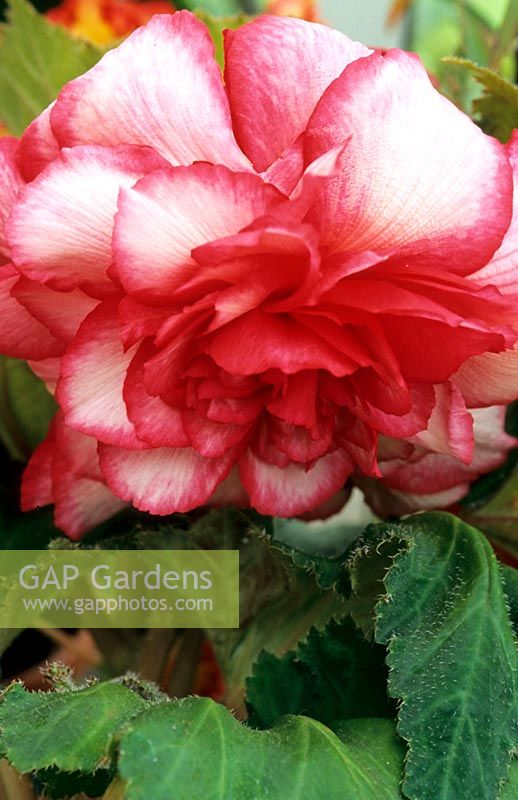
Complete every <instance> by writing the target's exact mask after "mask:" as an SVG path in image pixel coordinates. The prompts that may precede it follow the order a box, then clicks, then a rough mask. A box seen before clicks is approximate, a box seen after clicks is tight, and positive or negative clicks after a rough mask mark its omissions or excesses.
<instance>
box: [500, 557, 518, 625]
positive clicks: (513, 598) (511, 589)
mask: <svg viewBox="0 0 518 800" xmlns="http://www.w3.org/2000/svg"><path fill="white" fill-rule="evenodd" d="M500 572H501V575H502V583H503V586H504V592H505V596H506V598H507V603H508V606H509V616H510V617H511V622H512V625H513V628H514V632H515V634H516V635H517V636H518V569H515V568H514V567H509V566H508V565H507V564H501V565H500Z"/></svg>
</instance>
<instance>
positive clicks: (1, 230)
mask: <svg viewBox="0 0 518 800" xmlns="http://www.w3.org/2000/svg"><path fill="white" fill-rule="evenodd" d="M18 146H19V143H18V139H15V138H13V137H12V136H3V137H0V264H1V263H5V262H6V261H9V260H10V255H9V254H10V249H9V245H8V243H7V241H6V236H5V223H6V221H7V218H8V217H9V214H10V213H11V209H12V207H13V205H14V203H15V201H16V198H17V197H18V194H19V192H20V189H21V188H22V186H23V179H22V176H21V175H20V172H19V170H18V166H17V162H16V156H17V153H18Z"/></svg>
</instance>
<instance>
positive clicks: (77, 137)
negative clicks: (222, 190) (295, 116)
mask: <svg viewBox="0 0 518 800" xmlns="http://www.w3.org/2000/svg"><path fill="white" fill-rule="evenodd" d="M51 122H52V130H53V132H54V135H55V136H56V138H57V140H58V142H59V143H60V145H61V146H63V147H70V146H75V145H79V144H102V145H110V146H112V145H116V144H140V145H149V146H150V147H153V148H154V149H155V150H156V151H157V152H158V153H160V154H161V155H162V156H164V158H166V159H167V160H168V161H169V162H170V163H172V164H184V165H186V164H190V163H192V162H193V161H209V162H212V163H215V164H226V165H227V166H229V167H231V168H233V169H249V167H250V165H249V162H248V160H247V159H246V157H245V156H244V155H243V153H242V152H241V150H240V149H239V147H238V145H237V143H236V140H235V138H234V134H233V132H232V124H231V119H230V111H229V107H228V100H227V96H226V93H225V88H224V86H223V81H222V76H221V71H220V69H219V66H218V64H217V63H216V61H215V59H214V44H213V42H212V39H211V37H210V35H209V32H208V30H207V28H206V27H205V25H203V24H202V23H201V22H200V21H199V20H198V19H197V18H196V17H195V16H194V14H190V13H189V12H186V11H181V12H179V13H176V14H174V15H171V14H164V15H156V16H154V17H153V18H152V19H151V21H150V22H149V23H148V24H147V25H145V26H144V27H142V28H139V29H138V30H137V31H135V32H134V33H133V34H132V35H131V36H129V37H128V38H127V39H126V41H124V42H123V43H122V44H121V45H120V46H119V47H117V48H116V49H114V50H110V51H109V52H108V53H106V55H105V56H103V58H102V59H101V60H100V62H99V63H98V64H96V65H95V67H93V68H92V69H91V70H89V71H88V72H86V73H85V74H84V75H81V76H80V77H79V78H76V79H75V80H73V81H71V82H70V83H68V84H67V85H66V86H65V87H64V89H63V90H62V91H61V93H60V95H59V97H58V99H57V101H56V104H55V106H54V108H53V110H52V113H51Z"/></svg>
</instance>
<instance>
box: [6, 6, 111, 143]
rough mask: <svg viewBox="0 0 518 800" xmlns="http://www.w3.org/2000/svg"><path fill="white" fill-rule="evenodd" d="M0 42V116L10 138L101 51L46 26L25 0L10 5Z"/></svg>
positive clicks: (45, 21)
mask: <svg viewBox="0 0 518 800" xmlns="http://www.w3.org/2000/svg"><path fill="white" fill-rule="evenodd" d="M8 18H9V22H8V24H7V25H3V26H2V27H3V31H2V39H1V43H0V116H1V118H2V120H3V122H4V123H5V124H6V125H7V127H8V129H9V130H10V131H11V133H13V134H14V135H15V136H19V135H20V134H21V133H23V131H24V129H25V128H26V127H27V125H28V124H29V123H30V122H31V121H32V120H33V119H34V117H36V116H37V115H38V114H39V113H40V112H41V111H43V110H44V109H45V108H46V107H47V106H48V105H49V104H50V103H51V102H52V101H53V100H54V99H55V98H56V97H57V95H58V93H59V91H60V90H61V89H62V87H63V86H64V85H65V83H67V82H68V81H70V80H72V79H73V78H75V77H77V76H78V75H81V74H82V73H83V72H86V70H88V69H90V67H93V66H94V64H96V63H97V61H99V59H100V58H101V56H102V55H103V51H102V50H101V49H99V48H98V47H96V46H95V45H93V44H91V43H90V42H86V41H83V40H81V39H77V38H75V37H74V36H72V35H71V34H70V33H69V32H68V31H66V30H64V29H63V28H61V27H59V26H57V25H52V24H50V23H49V22H48V21H47V20H46V19H45V18H44V17H43V16H41V15H40V14H38V13H37V12H36V11H35V10H34V8H33V7H32V6H31V5H30V3H28V2H27V0H10V10H9V13H8Z"/></svg>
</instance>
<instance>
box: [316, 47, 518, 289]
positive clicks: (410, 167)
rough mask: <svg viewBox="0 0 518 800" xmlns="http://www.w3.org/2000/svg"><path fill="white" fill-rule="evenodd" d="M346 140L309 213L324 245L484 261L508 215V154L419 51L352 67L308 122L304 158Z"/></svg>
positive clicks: (460, 268) (469, 265) (450, 261)
mask: <svg viewBox="0 0 518 800" xmlns="http://www.w3.org/2000/svg"><path fill="white" fill-rule="evenodd" d="M349 138H350V141H349V144H348V146H347V148H346V150H345V152H344V154H343V156H342V159H341V163H342V174H341V176H340V177H339V178H335V179H332V180H330V181H329V182H328V184H327V186H326V188H325V189H323V190H322V193H321V196H320V199H319V202H318V204H317V207H316V209H315V211H314V214H313V216H314V217H315V218H316V220H317V221H318V223H319V224H320V228H321V230H322V234H323V240H324V242H325V243H327V244H328V245H329V246H330V247H331V248H333V249H334V250H355V251H358V250H365V249H370V250H375V249H378V250H380V249H392V250H393V249H395V248H397V250H398V251H399V256H400V257H401V259H404V260H405V261H406V262H408V258H409V257H411V258H412V263H413V264H417V263H419V264H426V265H429V266H431V267H434V266H435V267H439V266H444V267H445V268H447V269H448V270H450V271H452V272H458V273H459V274H464V275H466V274H470V273H472V272H474V271H475V270H476V269H477V268H479V267H481V266H482V265H484V264H486V263H487V261H488V260H489V259H490V258H491V256H492V255H493V253H494V252H495V250H496V249H497V248H498V246H499V245H500V243H501V241H502V238H503V236H504V234H505V232H506V230H507V228H508V226H509V222H510V218H511V210H512V209H511V206H512V175H511V169H510V165H509V161H508V159H507V157H506V154H505V151H504V148H503V147H502V145H500V144H499V143H498V142H497V141H496V140H494V139H492V138H490V137H488V136H486V135H485V134H483V133H482V132H481V131H480V129H479V128H478V127H477V126H476V125H475V124H474V123H473V122H471V120H470V119H469V118H468V117H467V116H465V115H464V114H462V113H461V112H460V111H459V110H458V109H457V108H455V106H453V105H452V104H451V103H450V102H449V101H448V100H446V99H445V98H444V97H443V96H442V95H440V94H439V93H438V92H436V91H435V89H434V88H433V86H432V84H431V83H430V80H429V78H428V75H427V73H426V71H425V69H424V67H423V66H422V64H421V63H420V61H419V59H418V57H417V56H414V55H412V54H409V53H403V52H402V51H397V50H393V51H389V52H388V53H387V54H386V55H381V54H380V53H375V54H374V55H371V56H369V57H368V58H366V59H361V60H359V61H357V62H355V63H354V64H351V65H350V66H349V67H347V69H346V70H345V71H344V73H343V74H342V75H341V77H340V78H339V79H338V80H337V81H335V82H334V83H333V84H332V85H331V86H330V87H329V89H328V90H327V91H326V93H325V94H324V96H323V97H322V99H321V101H320V103H319V104H318V106H317V108H316V110H315V113H314V114H313V116H312V118H311V120H310V123H309V126H308V132H307V138H306V163H309V162H311V161H313V160H314V159H315V158H316V157H318V156H320V155H321V154H322V153H324V152H326V151H327V150H330V149H331V148H334V147H336V146H337V145H339V144H340V143H342V142H345V141H347V140H348V139H349Z"/></svg>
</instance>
